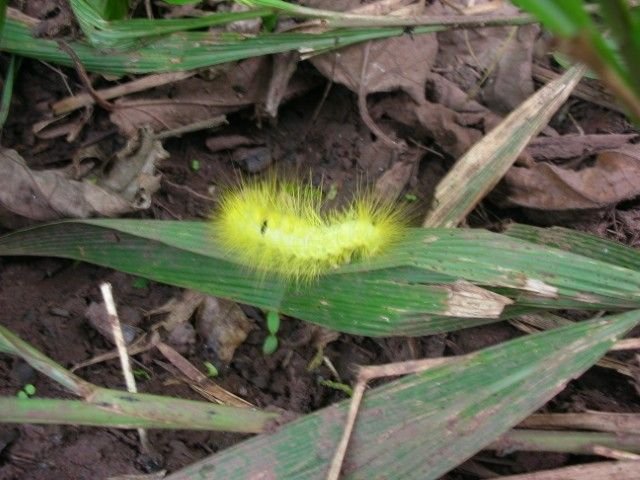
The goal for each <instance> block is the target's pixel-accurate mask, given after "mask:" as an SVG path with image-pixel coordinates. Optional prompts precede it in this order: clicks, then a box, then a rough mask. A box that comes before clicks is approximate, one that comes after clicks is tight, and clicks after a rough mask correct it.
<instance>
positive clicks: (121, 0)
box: [70, 0, 129, 20]
mask: <svg viewBox="0 0 640 480" xmlns="http://www.w3.org/2000/svg"><path fill="white" fill-rule="evenodd" d="M70 3H71V6H72V8H73V5H74V1H73V0H72V1H71V2H70ZM85 3H86V4H87V5H89V6H91V7H93V9H94V10H95V11H96V12H98V13H99V15H100V16H101V17H102V18H104V19H105V20H122V19H123V18H125V17H126V16H127V13H129V0H88V1H86V2H85Z"/></svg>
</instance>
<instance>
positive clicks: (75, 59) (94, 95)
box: [58, 40, 116, 112]
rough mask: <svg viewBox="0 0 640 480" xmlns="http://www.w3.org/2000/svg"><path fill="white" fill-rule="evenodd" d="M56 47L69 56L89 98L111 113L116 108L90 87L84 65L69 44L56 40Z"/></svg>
mask: <svg viewBox="0 0 640 480" xmlns="http://www.w3.org/2000/svg"><path fill="white" fill-rule="evenodd" d="M58 46H59V47H60V50H62V51H63V52H65V53H66V54H67V55H69V58H71V61H72V62H73V65H74V66H75V68H76V72H77V73H78V77H79V78H80V81H81V82H82V84H83V85H84V88H86V89H87V92H88V93H89V95H91V98H93V100H94V101H95V102H96V103H97V104H98V105H100V106H101V107H102V108H104V109H105V110H107V111H108V112H112V111H113V110H114V109H115V108H116V107H115V106H114V105H113V104H111V103H109V102H107V101H106V100H105V99H104V98H102V97H101V96H100V95H98V94H97V93H96V91H95V89H94V88H93V85H91V80H90V79H89V75H87V71H86V70H85V68H84V65H82V61H80V57H78V55H77V54H76V52H74V51H73V49H72V48H71V47H70V46H69V44H68V43H67V42H65V41H64V40H58Z"/></svg>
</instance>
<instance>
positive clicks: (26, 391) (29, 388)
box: [17, 383, 36, 400]
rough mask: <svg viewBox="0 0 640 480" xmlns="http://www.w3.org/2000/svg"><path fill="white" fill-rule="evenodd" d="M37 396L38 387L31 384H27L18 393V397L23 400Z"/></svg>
mask: <svg viewBox="0 0 640 480" xmlns="http://www.w3.org/2000/svg"><path fill="white" fill-rule="evenodd" d="M35 394H36V387H35V386H34V385H33V384H31V383H27V384H26V385H25V386H24V387H23V388H22V390H20V391H19V392H18V394H17V397H18V398H19V399H21V400H27V399H29V398H31V397H33V396H34V395H35Z"/></svg>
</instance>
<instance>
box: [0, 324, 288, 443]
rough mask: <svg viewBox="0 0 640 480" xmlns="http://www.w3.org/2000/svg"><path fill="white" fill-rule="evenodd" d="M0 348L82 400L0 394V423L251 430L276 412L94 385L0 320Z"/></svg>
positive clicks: (260, 429)
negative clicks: (3, 396) (13, 396)
mask: <svg viewBox="0 0 640 480" xmlns="http://www.w3.org/2000/svg"><path fill="white" fill-rule="evenodd" d="M0 352H3V353H7V354H9V355H16V356H19V357H20V358H22V359H23V360H24V361H25V362H27V363H28V364H29V365H31V366H32V367H33V368H34V369H36V370H38V371H39V372H40V373H42V374H44V375H46V376H47V377H49V378H51V379H52V380H54V381H56V382H58V383H59V384H61V385H62V386H64V387H65V388H66V389H68V390H70V391H71V392H73V393H74V394H76V395H78V396H81V397H83V398H84V399H85V401H83V402H81V401H77V400H48V399H39V398H30V399H27V400H22V399H17V398H15V399H14V398H2V397H0V422H5V423H22V422H24V423H64V424H78V425H94V426H111V427H118V428H137V427H143V428H185V429H190V430H202V429H204V430H224V431H234V432H246V433H254V432H260V431H263V430H264V429H265V427H266V425H267V423H268V422H270V421H272V420H275V419H276V418H277V417H278V415H277V414H273V413H268V412H261V411H258V410H252V409H247V408H238V407H227V406H221V405H212V404H210V403H207V402H196V401H191V400H182V399H178V398H171V397H163V396H158V395H148V394H142V393H129V392H123V391H118V390H110V389H106V388H101V387H97V386H95V385H93V384H91V383H89V382H87V381H85V380H83V379H82V378H80V377H78V376H77V375H75V374H73V373H71V372H70V371H68V370H67V369H65V368H64V367H62V366H61V365H60V364H58V363H56V362H55V361H53V360H52V359H51V358H49V357H47V356H46V355H44V354H43V353H42V352H40V351H38V350H36V349H35V348H34V347H33V346H31V345H29V344H28V343H27V342H25V341H24V340H22V339H20V338H19V337H17V336H16V335H14V334H13V333H12V332H10V331H9V330H8V329H6V328H4V327H3V326H1V325H0Z"/></svg>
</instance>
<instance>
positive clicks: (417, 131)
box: [371, 96, 484, 158]
mask: <svg viewBox="0 0 640 480" xmlns="http://www.w3.org/2000/svg"><path fill="white" fill-rule="evenodd" d="M371 114H372V116H374V117H381V116H382V115H385V116H387V117H388V118H390V119H392V120H393V121H394V122H397V123H399V124H400V125H402V126H404V127H408V128H407V130H410V131H411V132H412V135H413V136H414V138H415V139H416V140H419V141H420V140H421V139H422V138H425V137H426V138H430V139H433V140H434V141H435V143H437V144H438V145H439V146H440V147H441V148H442V150H443V151H445V152H446V153H447V154H449V155H451V156H452V157H454V158H457V157H459V156H461V155H462V154H463V153H465V152H466V151H467V150H468V149H469V148H471V146H472V145H473V144H474V143H476V142H477V141H478V140H480V138H482V136H483V134H484V131H482V130H480V129H478V128H477V125H478V123H480V124H482V121H481V120H482V119H483V118H484V117H483V115H482V114H478V113H470V114H462V113H457V112H454V111H453V110H451V109H449V108H447V107H444V106H442V105H440V104H437V103H431V102H429V101H426V100H423V101H422V102H420V103H415V102H414V101H412V100H411V99H409V98H407V97H398V96H393V97H388V98H385V99H383V100H381V101H379V102H378V103H377V104H376V105H375V106H374V107H373V108H372V109H371Z"/></svg>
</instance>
